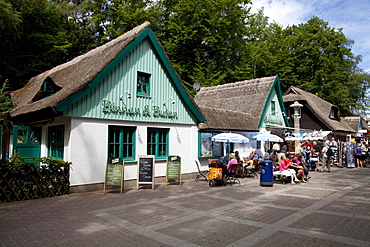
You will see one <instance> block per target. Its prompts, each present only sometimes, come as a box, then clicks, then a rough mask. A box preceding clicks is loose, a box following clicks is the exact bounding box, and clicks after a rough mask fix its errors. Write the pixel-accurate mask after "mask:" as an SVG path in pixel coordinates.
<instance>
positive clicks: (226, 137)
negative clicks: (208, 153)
mask: <svg viewBox="0 0 370 247" xmlns="http://www.w3.org/2000/svg"><path fill="white" fill-rule="evenodd" d="M212 141H214V142H227V143H248V142H249V139H248V138H247V137H245V136H243V135H240V134H236V133H221V134H217V135H215V136H212Z"/></svg>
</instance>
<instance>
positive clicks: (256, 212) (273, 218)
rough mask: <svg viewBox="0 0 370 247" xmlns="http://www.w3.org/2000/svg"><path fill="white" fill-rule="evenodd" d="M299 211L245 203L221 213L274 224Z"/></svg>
mask: <svg viewBox="0 0 370 247" xmlns="http://www.w3.org/2000/svg"><path fill="white" fill-rule="evenodd" d="M295 212H297V210H290V209H282V208H273V207H269V206H264V207H261V206H259V205H258V206H256V205H251V204H249V205H248V204H243V205H242V206H240V207H238V208H236V209H232V210H229V211H227V212H223V213H220V214H221V215H226V216H231V217H234V218H236V219H244V220H250V221H256V222H262V223H269V224H273V223H275V222H278V221H280V220H282V219H284V218H285V217H287V216H289V215H291V214H293V213H295Z"/></svg>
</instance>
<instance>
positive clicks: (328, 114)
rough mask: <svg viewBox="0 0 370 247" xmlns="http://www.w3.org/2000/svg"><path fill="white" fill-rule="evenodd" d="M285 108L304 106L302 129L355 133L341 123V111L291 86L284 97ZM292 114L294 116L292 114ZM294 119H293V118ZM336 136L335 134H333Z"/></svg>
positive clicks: (345, 124)
mask: <svg viewBox="0 0 370 247" xmlns="http://www.w3.org/2000/svg"><path fill="white" fill-rule="evenodd" d="M283 99H284V104H285V107H286V108H287V109H288V108H289V106H290V105H291V104H293V103H294V102H295V101H298V102H299V103H300V104H303V107H302V108H301V110H302V114H301V115H302V118H301V128H303V129H312V130H313V129H316V130H320V129H322V130H329V131H332V132H333V133H334V132H337V134H338V133H342V134H344V135H345V134H350V133H354V132H355V131H354V130H353V129H352V128H351V126H349V125H348V124H347V123H345V122H343V121H341V116H340V109H339V107H338V106H336V105H333V104H331V103H329V102H327V101H325V100H323V99H321V98H319V97H318V96H316V95H314V94H312V93H310V92H307V91H305V90H302V89H300V88H297V87H294V86H291V87H290V88H289V89H288V90H287V92H286V93H285V94H284V95H283ZM290 114H293V112H291V113H290ZM291 119H292V118H291ZM333 135H335V133H334V134H333Z"/></svg>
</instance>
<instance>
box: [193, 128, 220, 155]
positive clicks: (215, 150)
mask: <svg viewBox="0 0 370 247" xmlns="http://www.w3.org/2000/svg"><path fill="white" fill-rule="evenodd" d="M217 134H220V133H219V132H199V133H198V136H199V138H198V140H199V143H198V147H199V148H198V150H199V152H198V156H199V158H213V157H221V156H222V155H223V150H224V143H222V142H213V141H212V137H213V136H214V135H217Z"/></svg>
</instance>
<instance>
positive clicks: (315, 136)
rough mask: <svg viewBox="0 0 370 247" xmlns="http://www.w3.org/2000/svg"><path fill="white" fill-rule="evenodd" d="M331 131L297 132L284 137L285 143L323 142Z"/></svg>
mask: <svg viewBox="0 0 370 247" xmlns="http://www.w3.org/2000/svg"><path fill="white" fill-rule="evenodd" d="M330 133H331V131H322V130H320V131H313V132H299V133H292V134H290V135H288V136H286V137H285V140H286V141H295V140H299V141H301V140H324V138H325V137H327V136H328V135H329V134H330Z"/></svg>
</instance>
